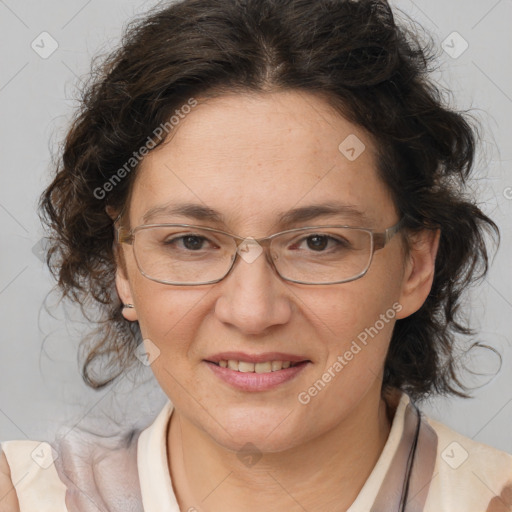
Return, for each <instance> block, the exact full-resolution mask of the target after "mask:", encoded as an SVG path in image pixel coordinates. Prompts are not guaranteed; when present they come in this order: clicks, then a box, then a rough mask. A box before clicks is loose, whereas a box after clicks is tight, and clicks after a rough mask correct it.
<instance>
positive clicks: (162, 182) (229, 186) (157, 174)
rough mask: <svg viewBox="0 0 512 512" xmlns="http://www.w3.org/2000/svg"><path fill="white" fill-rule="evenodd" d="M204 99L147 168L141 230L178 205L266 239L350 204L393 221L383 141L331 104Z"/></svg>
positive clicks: (290, 98) (136, 213)
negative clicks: (290, 223)
mask: <svg viewBox="0 0 512 512" xmlns="http://www.w3.org/2000/svg"><path fill="white" fill-rule="evenodd" d="M197 100H198V105H197V106H196V107H195V108H194V109H193V110H192V111H191V112H190V113H188V114H187V115H186V116H183V118H182V119H180V122H179V124H178V125H176V126H175V127H174V129H173V130H172V131H171V133H170V135H169V137H168V140H167V141H166V143H165V144H163V145H161V146H159V147H158V148H157V149H155V150H153V151H151V152H150V153H149V154H148V155H147V156H146V157H145V158H144V160H143V162H142V164H141V166H140V168H139V169H138V171H137V178H136V180H135V183H134V185H133V193H132V198H131V204H130V212H131V213H130V217H131V218H133V219H134V222H135V223H136V224H137V223H141V221H142V218H143V217H144V216H146V217H147V213H148V211H149V210H153V211H155V210H157V209H158V208H159V207H160V206H163V205H166V204H171V205H172V204H173V203H189V204H190V203H196V204H201V205H203V206H205V207H207V208H209V209H210V210H215V211H216V212H219V213H220V214H221V215H222V219H223V220H224V221H225V222H227V223H230V227H231V228H233V229H236V228H237V227H244V229H245V228H247V227H251V228H254V229H256V230H258V229H259V230H260V233H263V232H264V231H265V224H268V223H273V222H275V219H276V216H282V214H283V212H285V211H287V210H290V209H294V208H297V207H304V206H308V205H312V204H322V203H331V204H332V203H338V204H345V205H348V206H351V207H353V209H357V210H360V211H362V212H363V213H364V214H365V215H366V216H367V218H368V219H369V222H373V223H375V222H377V221H379V220H380V219H382V217H383V215H384V216H388V217H389V218H390V219H391V218H392V216H393V212H394V206H393V204H392V200H391V197H390V195H389V193H388V191H387V189H386V187H385V186H384V184H383V183H382V182H381V180H380V179H379V177H378V175H377V168H376V165H377V163H376V157H375V153H376V152H375V146H374V143H373V141H372V140H371V138H370V136H369V135H368V134H367V133H366V132H365V131H364V130H362V129H361V128H360V127H358V126H356V125H354V124H352V123H350V122H349V121H348V120H346V119H345V118H343V117H342V116H341V115H340V114H339V113H337V112H335V111H334V110H333V109H332V108H331V107H330V106H329V105H328V104H327V103H326V102H325V100H323V99H321V98H320V97H318V96H315V95H312V94H309V93H306V92H295V91H288V92H279V93H266V94H233V95H225V96H220V97H218V98H213V99H211V98H210V99H208V100H206V101H201V98H197ZM159 211H160V214H159V215H160V216H161V218H162V221H165V220H166V219H165V218H163V217H164V216H165V211H164V210H163V209H162V208H160V210H159ZM347 211H348V209H347ZM386 212H387V213H386ZM352 218H354V217H352ZM211 219H212V221H213V220H214V216H213V215H212V217H211ZM342 219H343V217H340V220H342ZM359 225H361V223H359Z"/></svg>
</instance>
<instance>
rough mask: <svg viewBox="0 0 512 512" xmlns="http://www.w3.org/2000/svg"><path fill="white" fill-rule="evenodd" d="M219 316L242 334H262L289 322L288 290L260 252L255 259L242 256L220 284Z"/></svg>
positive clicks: (216, 312)
mask: <svg viewBox="0 0 512 512" xmlns="http://www.w3.org/2000/svg"><path fill="white" fill-rule="evenodd" d="M217 286H219V296H218V298H217V301H216V304H215V315H216V317H217V318H218V319H219V320H220V321H221V322H223V323H225V324H230V325H232V326H235V327H236V328H237V329H238V330H239V331H240V332H242V333H243V334H260V333H262V332H264V331H265V330H267V329H269V328H271V327H272V326H276V325H282V324H285V323H287V322H288V321H289V320H290V317H291V313H292V304H291V302H290V299H289V292H288V293H287V290H288V287H287V286H286V284H285V283H284V282H283V281H282V279H281V278H280V277H279V275H278V274H277V273H276V271H275V270H274V269H273V268H272V266H271V264H270V263H269V261H268V260H267V258H266V256H265V252H261V254H259V255H258V256H257V257H256V259H252V258H251V257H247V256H245V257H244V255H243V253H242V252H240V253H239V255H238V257H237V261H236V262H235V265H234V268H233V269H232V270H231V272H230V273H229V274H228V276H226V277H225V278H224V280H222V281H220V282H219V283H218V284H217Z"/></svg>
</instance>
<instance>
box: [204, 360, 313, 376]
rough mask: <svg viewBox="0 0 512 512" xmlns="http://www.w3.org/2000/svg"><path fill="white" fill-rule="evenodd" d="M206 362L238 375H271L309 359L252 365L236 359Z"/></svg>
mask: <svg viewBox="0 0 512 512" xmlns="http://www.w3.org/2000/svg"><path fill="white" fill-rule="evenodd" d="M206 362H207V363H212V364H214V365H216V366H219V367H221V368H228V369H230V370H233V371H235V372H240V373H272V372H278V371H280V370H286V369H287V368H293V367H295V366H299V365H301V364H305V363H309V362H311V361H309V359H306V360H303V361H281V360H274V361H263V362H259V363H253V362H251V361H242V360H237V359H221V360H219V361H218V362H215V361H208V360H207V361H206Z"/></svg>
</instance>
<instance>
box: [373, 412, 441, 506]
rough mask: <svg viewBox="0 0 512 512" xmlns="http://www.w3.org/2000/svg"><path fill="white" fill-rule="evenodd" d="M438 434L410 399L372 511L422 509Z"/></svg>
mask: <svg viewBox="0 0 512 512" xmlns="http://www.w3.org/2000/svg"><path fill="white" fill-rule="evenodd" d="M436 457H437V434H436V433H435V431H434V429H433V428H432V427H431V426H430V425H429V424H428V423H427V422H426V421H425V420H424V419H423V418H422V416H421V412H420V411H419V410H418V408H417V407H416V406H415V405H414V404H413V403H412V402H410V403H409V404H408V405H407V407H406V409H405V412H404V430H403V433H402V438H401V439H400V442H399V444H398V447H397V450H396V452H395V455H394V457H393V460H392V461H391V464H390V466H389V469H388V471H387V473H386V476H385V477H384V480H383V482H382V485H381V488H380V489H379V492H378V494H377V497H376V499H375V502H374V504H373V506H372V508H371V512H394V511H397V512H422V511H423V509H424V507H425V501H426V498H427V495H428V491H429V488H430V482H431V480H432V477H433V474H434V468H435V464H436Z"/></svg>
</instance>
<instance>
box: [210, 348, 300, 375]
mask: <svg viewBox="0 0 512 512" xmlns="http://www.w3.org/2000/svg"><path fill="white" fill-rule="evenodd" d="M229 359H232V360H234V361H245V362H247V363H264V362H266V361H290V362H292V363H299V362H301V361H309V359H308V358H307V357H304V356H298V355H296V354H285V353H284V352H264V353H262V354H246V353H245V352H221V353H219V354H215V355H213V356H211V357H208V358H207V359H205V361H206V362H212V363H218V362H219V361H222V360H224V361H228V360H229ZM279 371H281V370H279Z"/></svg>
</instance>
